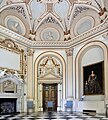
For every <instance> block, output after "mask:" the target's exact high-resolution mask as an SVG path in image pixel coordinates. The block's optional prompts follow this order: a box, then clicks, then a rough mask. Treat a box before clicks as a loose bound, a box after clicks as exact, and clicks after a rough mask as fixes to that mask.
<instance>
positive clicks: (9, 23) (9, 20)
mask: <svg viewBox="0 0 108 120" xmlns="http://www.w3.org/2000/svg"><path fill="white" fill-rule="evenodd" d="M4 23H5V26H6V27H8V28H9V29H10V30H12V31H14V32H16V33H18V34H20V35H25V33H26V28H25V25H24V24H23V22H22V21H21V20H20V19H19V18H17V17H16V16H12V15H8V16H6V17H5V21H4Z"/></svg>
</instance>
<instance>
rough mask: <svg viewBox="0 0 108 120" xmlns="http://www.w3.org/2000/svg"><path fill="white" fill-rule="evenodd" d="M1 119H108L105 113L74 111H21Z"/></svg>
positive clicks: (0, 116) (0, 119)
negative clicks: (91, 113) (92, 113)
mask: <svg viewBox="0 0 108 120" xmlns="http://www.w3.org/2000/svg"><path fill="white" fill-rule="evenodd" d="M0 120H108V117H105V115H99V114H96V115H94V116H93V115H87V114H83V113H78V112H73V113H68V112H38V113H29V114H27V113H20V114H16V115H14V114H13V115H0Z"/></svg>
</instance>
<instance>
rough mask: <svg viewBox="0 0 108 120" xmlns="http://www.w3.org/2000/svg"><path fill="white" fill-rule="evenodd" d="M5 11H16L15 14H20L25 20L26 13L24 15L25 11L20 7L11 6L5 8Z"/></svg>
mask: <svg viewBox="0 0 108 120" xmlns="http://www.w3.org/2000/svg"><path fill="white" fill-rule="evenodd" d="M7 10H13V11H17V12H18V13H20V14H21V15H22V16H23V17H24V18H25V19H26V18H27V16H26V13H25V9H24V7H23V6H21V5H16V6H11V7H9V8H7Z"/></svg>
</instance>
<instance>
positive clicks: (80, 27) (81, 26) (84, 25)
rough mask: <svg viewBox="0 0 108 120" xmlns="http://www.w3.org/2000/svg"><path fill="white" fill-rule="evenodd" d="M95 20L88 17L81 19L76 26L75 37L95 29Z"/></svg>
mask: <svg viewBox="0 0 108 120" xmlns="http://www.w3.org/2000/svg"><path fill="white" fill-rule="evenodd" d="M94 22H95V21H94V18H93V17H91V16H86V17H83V18H81V19H80V20H79V21H78V22H77V23H76V25H75V29H74V33H75V35H79V34H82V33H84V32H86V31H88V30H90V29H91V28H93V27H94Z"/></svg>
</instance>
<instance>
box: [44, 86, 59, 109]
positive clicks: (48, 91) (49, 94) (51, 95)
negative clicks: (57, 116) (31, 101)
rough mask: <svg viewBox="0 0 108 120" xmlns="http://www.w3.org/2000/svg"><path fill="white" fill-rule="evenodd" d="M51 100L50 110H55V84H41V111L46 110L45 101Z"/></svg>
mask: <svg viewBox="0 0 108 120" xmlns="http://www.w3.org/2000/svg"><path fill="white" fill-rule="evenodd" d="M49 101H52V102H53V108H51V110H53V111H57V84H43V111H48V110H49V109H48V107H47V103H48V102H49Z"/></svg>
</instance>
